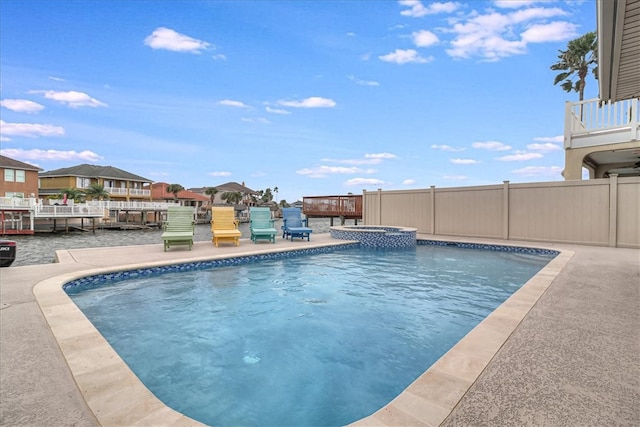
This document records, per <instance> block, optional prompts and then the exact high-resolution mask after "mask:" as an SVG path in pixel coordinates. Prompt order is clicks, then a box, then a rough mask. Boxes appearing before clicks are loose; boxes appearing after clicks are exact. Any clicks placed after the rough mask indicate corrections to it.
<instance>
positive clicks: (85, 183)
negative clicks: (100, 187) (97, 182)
mask: <svg viewBox="0 0 640 427" xmlns="http://www.w3.org/2000/svg"><path fill="white" fill-rule="evenodd" d="M89 185H91V178H81V177H77V178H76V187H78V188H89Z"/></svg>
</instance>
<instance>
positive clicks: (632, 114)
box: [564, 99, 640, 148]
mask: <svg viewBox="0 0 640 427" xmlns="http://www.w3.org/2000/svg"><path fill="white" fill-rule="evenodd" d="M639 106H640V105H639V103H638V99H627V100H624V101H618V102H611V101H608V102H602V101H600V100H599V99H590V100H587V101H580V102H567V103H566V104H565V119H564V120H565V122H564V147H565V148H581V147H591V146H596V145H605V144H615V143H621V142H629V141H638V140H640V109H639V108H638V107H639Z"/></svg>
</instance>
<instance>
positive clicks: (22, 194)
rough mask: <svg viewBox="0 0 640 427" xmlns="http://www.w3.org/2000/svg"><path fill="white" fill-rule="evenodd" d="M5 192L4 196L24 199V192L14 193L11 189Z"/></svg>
mask: <svg viewBox="0 0 640 427" xmlns="http://www.w3.org/2000/svg"><path fill="white" fill-rule="evenodd" d="M4 194H5V197H17V198H20V199H24V193H16V192H11V191H7V192H6V193H4Z"/></svg>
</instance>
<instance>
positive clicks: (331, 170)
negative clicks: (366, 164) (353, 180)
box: [296, 165, 376, 178]
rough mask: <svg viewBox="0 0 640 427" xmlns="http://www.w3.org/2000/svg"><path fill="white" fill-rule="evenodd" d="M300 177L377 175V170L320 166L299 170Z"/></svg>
mask: <svg viewBox="0 0 640 427" xmlns="http://www.w3.org/2000/svg"><path fill="white" fill-rule="evenodd" d="M296 173H297V174H299V175H306V176H309V177H311V178H324V177H326V176H328V175H339V174H347V175H349V174H355V173H368V174H371V173H376V170H375V169H361V168H357V167H355V166H354V167H350V168H346V167H343V166H325V165H323V166H319V167H315V168H303V169H298V170H297V171H296Z"/></svg>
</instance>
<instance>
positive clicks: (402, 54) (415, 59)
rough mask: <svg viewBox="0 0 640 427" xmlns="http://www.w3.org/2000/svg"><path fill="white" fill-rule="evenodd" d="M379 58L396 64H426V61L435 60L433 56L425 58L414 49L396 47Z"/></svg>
mask: <svg viewBox="0 0 640 427" xmlns="http://www.w3.org/2000/svg"><path fill="white" fill-rule="evenodd" d="M378 58H379V59H380V60H381V61H384V62H394V63H396V64H408V63H416V64H424V63H426V62H431V61H433V57H432V56H430V57H428V58H423V57H422V56H420V54H418V52H416V51H415V50H414V49H396V50H395V51H394V52H391V53H388V54H386V55H381V56H378Z"/></svg>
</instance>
